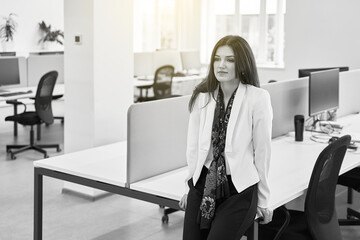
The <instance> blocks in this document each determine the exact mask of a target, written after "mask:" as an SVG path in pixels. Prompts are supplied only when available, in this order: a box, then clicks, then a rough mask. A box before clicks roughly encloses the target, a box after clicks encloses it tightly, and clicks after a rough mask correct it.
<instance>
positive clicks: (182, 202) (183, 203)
mask: <svg viewBox="0 0 360 240" xmlns="http://www.w3.org/2000/svg"><path fill="white" fill-rule="evenodd" d="M187 196H188V195H187V194H184V196H182V198H181V200H180V202H179V207H180V208H181V209H182V210H184V211H185V209H186V205H187Z"/></svg>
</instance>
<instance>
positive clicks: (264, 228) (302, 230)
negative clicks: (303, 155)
mask: <svg viewBox="0 0 360 240" xmlns="http://www.w3.org/2000/svg"><path fill="white" fill-rule="evenodd" d="M350 140H351V137H350V136H349V135H346V136H343V137H341V138H339V139H338V140H336V141H334V142H332V143H331V144H329V145H328V146H327V147H326V148H325V149H324V150H323V151H322V152H321V153H320V155H319V157H318V158H317V160H316V163H315V166H314V168H313V172H312V174H311V178H310V183H309V186H308V190H307V193H306V198H305V211H304V212H303V211H297V210H289V212H290V223H289V225H288V226H287V228H286V229H285V231H284V232H283V234H282V235H281V236H280V238H279V239H280V240H289V239H291V240H298V239H299V240H300V239H313V240H341V239H342V237H341V232H340V227H339V223H338V219H337V214H336V210H335V190H336V184H337V180H338V175H339V171H340V168H341V164H342V161H343V159H344V156H345V153H346V150H347V146H348V145H349V144H350ZM277 215H278V211H277V210H275V211H274V216H273V221H272V222H270V223H269V224H266V225H259V239H263V240H265V239H266V240H267V239H272V236H274V235H275V234H276V233H277V222H278V219H277Z"/></svg>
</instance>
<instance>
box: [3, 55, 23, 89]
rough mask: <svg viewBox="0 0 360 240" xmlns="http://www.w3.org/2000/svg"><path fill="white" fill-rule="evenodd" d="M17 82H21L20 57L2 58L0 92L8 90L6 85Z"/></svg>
mask: <svg viewBox="0 0 360 240" xmlns="http://www.w3.org/2000/svg"><path fill="white" fill-rule="evenodd" d="M17 84H20V73H19V59H18V58H7V57H4V58H0V92H6V90H4V89H2V88H3V87H4V86H11V85H17Z"/></svg>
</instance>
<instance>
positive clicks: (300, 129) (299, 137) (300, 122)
mask: <svg viewBox="0 0 360 240" xmlns="http://www.w3.org/2000/svg"><path fill="white" fill-rule="evenodd" d="M294 124H295V141H298V142H299V141H300V142H301V141H303V139H304V137H303V133H304V115H295V117H294Z"/></svg>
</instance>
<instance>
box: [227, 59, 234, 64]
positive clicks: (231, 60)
mask: <svg viewBox="0 0 360 240" xmlns="http://www.w3.org/2000/svg"><path fill="white" fill-rule="evenodd" d="M227 61H228V62H231V63H233V62H235V59H233V58H228V59H227Z"/></svg>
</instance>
